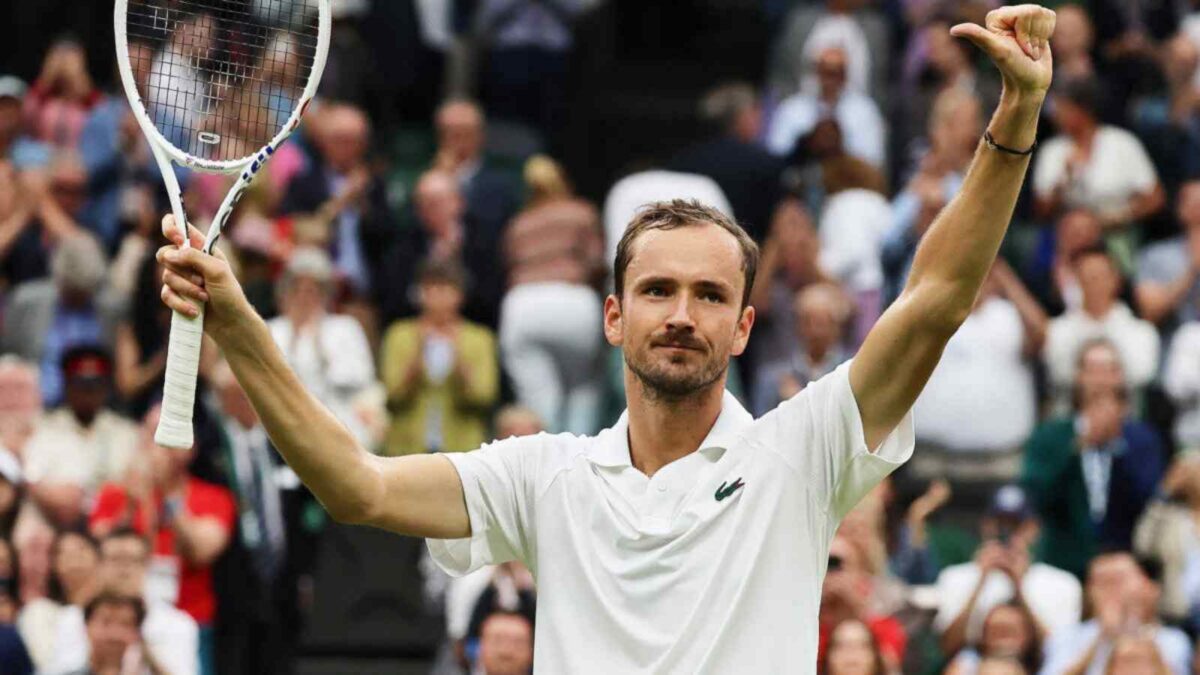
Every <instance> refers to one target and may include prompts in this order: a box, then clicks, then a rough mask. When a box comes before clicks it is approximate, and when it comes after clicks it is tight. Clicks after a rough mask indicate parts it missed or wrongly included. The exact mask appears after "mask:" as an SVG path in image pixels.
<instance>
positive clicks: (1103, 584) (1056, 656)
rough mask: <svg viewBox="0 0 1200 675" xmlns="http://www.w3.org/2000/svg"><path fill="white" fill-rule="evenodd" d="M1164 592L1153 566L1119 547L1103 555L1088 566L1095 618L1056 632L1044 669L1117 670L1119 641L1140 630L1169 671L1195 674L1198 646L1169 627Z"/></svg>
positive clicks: (1097, 674) (1097, 673) (1052, 672)
mask: <svg viewBox="0 0 1200 675" xmlns="http://www.w3.org/2000/svg"><path fill="white" fill-rule="evenodd" d="M1160 592H1161V589H1160V588H1159V586H1158V580H1157V579H1155V578H1153V577H1152V576H1150V575H1148V574H1147V569H1146V568H1144V567H1143V566H1142V565H1140V564H1139V562H1138V561H1137V560H1136V559H1135V558H1134V557H1133V556H1132V555H1130V554H1129V553H1127V552H1125V551H1120V550H1117V551H1111V552H1106V553H1101V554H1100V555H1097V556H1096V557H1095V558H1093V559H1092V560H1091V562H1090V563H1089V564H1088V574H1087V588H1086V593H1087V599H1088V605H1089V606H1091V608H1092V615H1093V618H1091V619H1088V620H1087V621H1083V622H1081V623H1078V624H1076V625H1074V626H1068V627H1065V628H1063V629H1062V630H1060V631H1057V632H1056V633H1055V634H1054V635H1053V636H1051V638H1050V640H1049V641H1048V642H1047V643H1046V659H1045V662H1044V665H1043V666H1042V671H1041V672H1042V673H1046V674H1047V675H1056V674H1058V673H1087V674H1088V675H1101V673H1108V672H1112V671H1111V670H1106V668H1108V666H1109V661H1110V659H1111V657H1112V655H1113V654H1114V648H1113V646H1114V644H1115V643H1119V642H1120V641H1121V639H1122V637H1123V636H1126V637H1127V636H1129V635H1131V634H1139V633H1140V634H1143V635H1145V636H1146V637H1149V638H1150V639H1151V640H1152V641H1153V642H1154V644H1155V645H1156V646H1157V647H1158V651H1159V654H1160V655H1161V657H1162V660H1163V661H1164V662H1165V663H1166V664H1167V665H1168V667H1169V668H1170V671H1169V672H1171V673H1174V675H1186V674H1187V673H1189V672H1190V670H1189V668H1190V666H1191V660H1192V646H1191V643H1190V642H1189V641H1188V638H1187V636H1186V635H1184V633H1183V631H1181V630H1179V629H1178V628H1172V627H1170V626H1163V625H1162V624H1160V623H1159V622H1158V620H1157V618H1155V610H1156V608H1157V607H1158V596H1159V594H1160ZM1130 656H1132V655H1126V657H1130ZM1126 657H1123V658H1126ZM1116 666H1117V667H1120V664H1116ZM1119 672H1130V671H1119ZM1132 672H1139V673H1140V672H1146V671H1145V670H1133V671H1132ZM1155 672H1157V671H1155Z"/></svg>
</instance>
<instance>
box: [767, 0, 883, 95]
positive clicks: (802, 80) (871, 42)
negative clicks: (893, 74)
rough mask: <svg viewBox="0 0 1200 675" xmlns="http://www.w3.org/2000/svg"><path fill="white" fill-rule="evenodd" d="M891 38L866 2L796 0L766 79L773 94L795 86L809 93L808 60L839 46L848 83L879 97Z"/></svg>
mask: <svg viewBox="0 0 1200 675" xmlns="http://www.w3.org/2000/svg"><path fill="white" fill-rule="evenodd" d="M889 43H890V40H889V39H888V31H887V25H886V24H885V23H884V20H883V17H882V16H880V15H879V13H878V11H877V10H876V9H875V8H874V7H870V6H868V3H865V2H862V1H861V0H825V1H824V2H820V3H816V2H814V3H811V4H808V3H806V4H799V5H796V6H795V9H793V10H792V11H791V13H789V14H788V16H787V18H786V19H784V24H783V29H782V30H781V32H780V35H779V38H778V39H777V40H776V42H775V45H774V46H773V47H772V48H771V56H770V66H769V70H768V74H767V79H768V82H769V83H770V87H771V90H772V92H773V93H774V94H775V95H776V96H780V97H783V96H790V95H791V94H793V93H795V92H796V91H797V90H799V91H800V92H802V93H812V92H814V91H816V89H817V87H818V85H817V82H816V79H817V78H816V77H815V76H814V74H813V73H812V71H811V70H810V69H809V65H810V64H812V63H813V62H814V61H815V60H816V58H817V55H818V54H820V53H821V52H822V51H823V50H825V49H827V48H829V47H840V48H841V49H842V50H844V51H845V52H846V82H847V88H849V89H850V90H852V91H856V92H859V93H863V94H869V95H871V96H872V97H874V98H875V99H876V100H882V99H883V98H884V97H885V96H886V93H885V91H886V84H887V83H886V79H887V70H888V63H887V61H888V51H889V48H890V44H889Z"/></svg>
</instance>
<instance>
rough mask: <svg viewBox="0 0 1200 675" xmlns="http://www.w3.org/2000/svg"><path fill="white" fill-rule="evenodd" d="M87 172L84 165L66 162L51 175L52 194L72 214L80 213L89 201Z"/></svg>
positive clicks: (64, 209) (63, 208)
mask: <svg viewBox="0 0 1200 675" xmlns="http://www.w3.org/2000/svg"><path fill="white" fill-rule="evenodd" d="M87 187H88V186H87V172H86V171H85V170H84V168H83V166H82V165H79V164H76V163H74V162H69V163H67V162H64V163H63V164H62V165H60V166H58V167H56V168H55V169H54V171H53V175H51V176H50V194H51V195H53V197H54V201H55V203H57V204H58V205H59V207H61V208H62V210H63V211H66V212H67V213H68V214H70V215H73V216H74V215H78V214H79V212H80V211H81V210H83V206H84V204H85V203H86V202H87Z"/></svg>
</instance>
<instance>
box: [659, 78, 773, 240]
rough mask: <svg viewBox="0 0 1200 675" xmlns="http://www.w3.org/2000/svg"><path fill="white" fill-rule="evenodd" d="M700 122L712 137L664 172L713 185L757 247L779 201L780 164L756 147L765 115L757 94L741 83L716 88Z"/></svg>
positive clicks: (677, 157) (703, 107)
mask: <svg viewBox="0 0 1200 675" xmlns="http://www.w3.org/2000/svg"><path fill="white" fill-rule="evenodd" d="M700 117H701V119H702V120H703V121H704V122H706V123H707V125H708V126H709V127H710V128H711V129H712V133H713V135H712V137H710V138H709V139H707V140H704V141H701V142H700V143H697V144H695V145H692V146H690V147H688V148H686V149H684V150H683V151H681V152H680V153H679V154H677V155H675V158H674V159H672V160H671V161H670V162H669V163H668V164H667V169H668V170H670V171H679V172H683V173H694V174H699V175H701V176H708V177H709V178H711V179H713V180H714V181H716V182H717V185H718V186H720V188H721V191H722V192H724V193H725V195H726V196H727V197H728V198H729V203H730V206H731V207H732V208H733V212H734V213H736V214H738V222H739V224H741V226H742V227H744V228H746V232H747V233H749V234H750V236H751V237H752V238H753V239H754V240H755V241H757V242H760V243H761V242H762V241H763V240H764V239H765V238H766V234H767V226H768V225H770V224H771V212H772V211H773V210H774V208H775V205H776V204H777V203H778V202H779V199H780V197H781V196H782V184H781V182H780V178H781V174H782V173H783V168H784V164H783V161H782V160H780V159H779V158H777V157H773V156H772V155H771V153H769V152H767V150H766V149H764V148H763V147H762V145H761V144H760V143H759V138H760V137H761V136H762V133H763V110H762V102H761V101H760V100H759V96H758V93H757V92H755V90H754V88H753V87H752V86H751V85H749V84H746V83H742V82H735V83H731V84H724V85H720V86H718V87H716V88H715V89H713V90H711V91H709V92H708V93H707V94H706V95H705V96H704V99H703V100H702V101H701V103H700ZM789 150H790V148H789Z"/></svg>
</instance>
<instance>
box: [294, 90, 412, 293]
mask: <svg viewBox="0 0 1200 675" xmlns="http://www.w3.org/2000/svg"><path fill="white" fill-rule="evenodd" d="M321 119H322V123H321V125H320V127H319V130H318V131H317V132H316V133H314V136H315V138H314V140H315V141H316V146H317V150H318V152H319V158H318V159H317V161H314V162H312V163H311V164H310V165H309V167H308V169H307V170H306V171H304V172H303V173H300V174H299V175H297V176H296V177H295V178H293V179H292V181H291V183H290V184H289V185H288V188H287V193H286V194H285V196H284V198H283V204H282V205H281V206H280V211H281V212H282V213H284V214H291V215H294V216H300V215H303V216H311V217H315V218H316V219H318V220H319V221H322V222H324V223H327V224H328V227H329V236H328V242H329V243H328V247H329V254H330V257H331V258H333V261H334V266H335V267H336V268H337V271H338V274H339V276H340V277H341V278H342V279H343V280H344V281H345V282H346V283H347V284H348V286H349V288H350V289H351V290H352V291H353V295H355V296H358V297H364V296H369V293H370V292H371V290H372V289H373V288H375V287H376V278H377V275H378V272H379V266H380V264H381V257H382V253H383V251H384V250H386V248H387V245H388V243H389V242H390V241H391V238H392V236H393V234H394V233H395V225H394V223H393V220H392V215H391V210H390V208H389V207H388V201H387V188H386V186H385V185H384V183H383V180H382V179H380V178H379V177H378V176H376V175H374V174H372V173H371V170H370V168H369V167H368V166H367V162H366V156H367V148H368V147H369V144H370V137H371V123H370V121H369V120H368V119H367V116H366V114H365V113H363V111H362V110H361V109H359V108H357V107H355V106H352V105H348V104H331V105H329V106H327V107H326V108H325V109H324V110H323V111H322V113H321Z"/></svg>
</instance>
